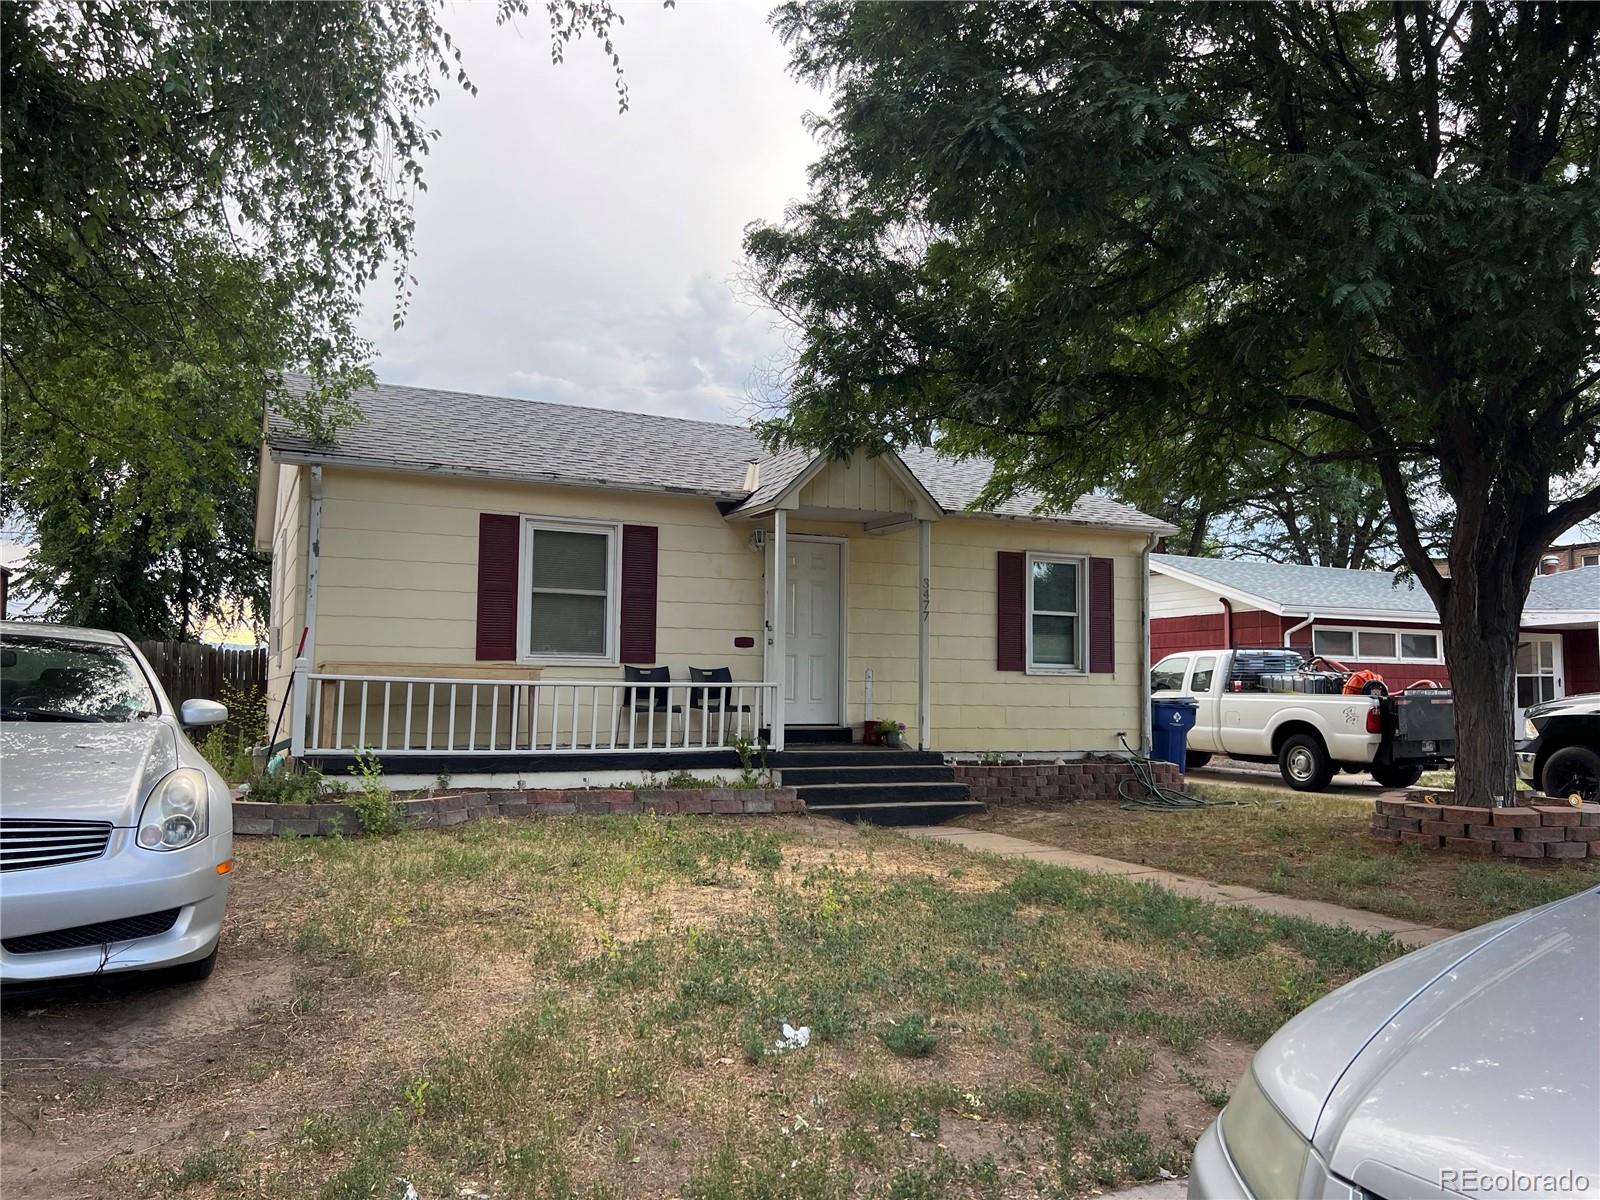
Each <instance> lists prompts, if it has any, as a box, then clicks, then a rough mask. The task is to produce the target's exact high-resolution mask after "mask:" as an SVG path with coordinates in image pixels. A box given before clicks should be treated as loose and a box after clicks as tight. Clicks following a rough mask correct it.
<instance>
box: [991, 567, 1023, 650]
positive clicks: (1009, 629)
mask: <svg viewBox="0 0 1600 1200" xmlns="http://www.w3.org/2000/svg"><path fill="white" fill-rule="evenodd" d="M1027 568H1028V562H1027V555H1025V554H1022V553H1020V552H1018V551H1015V550H1002V551H1000V554H999V561H998V563H997V564H996V567H995V578H996V583H995V598H994V599H995V605H994V637H995V654H994V665H995V670H997V671H1023V670H1026V669H1027V666H1028V664H1027V662H1026V661H1025V659H1026V657H1027V644H1028V643H1027V638H1026V637H1024V635H1023V630H1022V625H1023V622H1024V621H1026V620H1027V596H1026V594H1025V591H1024V589H1025V588H1026V586H1027Z"/></svg>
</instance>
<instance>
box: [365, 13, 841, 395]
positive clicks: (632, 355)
mask: <svg viewBox="0 0 1600 1200" xmlns="http://www.w3.org/2000/svg"><path fill="white" fill-rule="evenodd" d="M541 12H542V10H541ZM623 12H624V15H625V16H626V18H627V21H626V24H625V25H624V26H623V27H622V28H621V29H620V30H619V32H618V38H617V42H618V49H619V52H620V53H621V55H622V60H623V66H624V69H625V71H626V78H627V81H628V85H629V89H630V99H631V110H630V111H629V112H628V113H626V114H625V115H618V113H617V111H616V102H615V97H614V94H613V92H612V90H611V89H612V76H611V68H610V63H609V61H608V60H605V59H604V58H603V57H602V55H601V54H600V52H599V50H598V48H597V47H596V46H595V45H594V43H593V42H592V41H588V40H585V41H584V42H582V43H580V44H577V45H574V46H570V47H569V48H568V50H567V56H566V62H565V63H564V64H563V65H562V66H560V67H555V66H552V65H551V63H550V60H549V41H548V37H547V36H546V34H545V30H544V26H543V24H542V20H540V19H537V18H534V17H530V18H528V19H525V20H523V21H521V22H519V26H520V29H517V28H512V27H510V26H500V27H497V26H496V25H495V23H494V16H493V6H492V5H465V6H461V7H459V8H456V9H452V10H449V12H448V13H447V16H446V21H447V24H448V25H449V27H450V29H451V33H452V35H453V36H455V37H456V38H457V40H458V42H459V43H460V45H461V47H462V50H463V54H464V57H465V62H466V67H467V70H468V72H469V74H470V75H471V76H472V78H473V80H474V82H475V83H477V85H478V87H479V94H478V95H477V96H476V97H472V96H468V95H466V94H464V93H460V92H450V93H447V94H446V95H445V96H444V97H442V98H441V101H440V103H439V105H438V106H437V107H436V108H435V110H434V111H433V113H432V120H431V124H432V125H433V126H434V127H435V128H437V129H438V130H439V131H440V140H439V142H438V144H437V146H436V148H435V149H434V152H433V153H432V154H431V155H430V158H429V163H428V174H427V180H428V191H427V192H426V193H423V194H422V195H421V196H420V197H419V202H418V205H417V221H418V238H417V257H416V260H415V262H414V264H413V273H414V274H415V275H416V276H417V278H418V287H417V292H416V296H415V299H414V300H413V302H412V307H411V312H410V315H409V317H408V320H407V322H406V325H405V326H404V327H403V328H402V329H401V330H399V331H393V330H391V329H390V327H389V326H390V316H391V314H392V311H393V298H392V296H391V295H390V294H389V293H388V292H387V291H385V290H381V289H379V290H375V291H374V293H373V294H372V295H371V296H370V297H369V303H368V307H367V319H366V329H367V332H368V336H370V337H372V338H373V340H374V341H375V343H376V344H377V346H378V350H379V358H378V362H377V372H378V376H379V378H380V379H383V380H386V381H389V382H395V383H414V384H419V385H423V386H432V387H442V388H454V389H458V390H464V391H481V392H488V393H499V394H508V393H509V394H514V395H520V396H530V397H537V398H540V399H548V400H557V401H563V402H567V403H581V404H598V405H605V406H615V407H620V408H629V409H637V410H640V411H647V412H657V413H666V414H671V415H676V416H691V417H700V418H707V419H720V420H734V419H738V418H739V416H740V413H741V411H742V410H743V408H744V407H745V391H746V387H747V385H748V383H749V380H750V377H751V375H752V373H753V372H754V371H756V370H757V369H759V368H761V367H762V366H764V365H765V364H766V363H767V362H768V361H769V360H770V359H771V357H772V356H773V355H774V354H777V353H778V352H780V350H781V348H782V341H781V338H780V336H779V333H778V329H777V326H776V324H775V321H774V319H773V318H772V317H771V315H770V314H768V313H764V312H757V311H753V310H751V309H750V308H749V307H748V306H747V305H746V304H744V303H743V302H742V301H740V300H737V299H735V295H734V290H733V287H732V284H731V279H732V277H733V275H734V273H735V272H736V271H737V269H738V265H739V257H740V252H739V243H740V237H741V233H742V230H743V227H744V226H745V224H746V223H748V222H749V221H752V220H756V219H775V218H777V217H779V216H780V215H781V214H782V211H783V206H784V204H785V203H786V202H788V201H789V200H790V199H792V198H794V197H796V196H799V195H801V194H802V193H803V191H804V189H805V167H806V164H807V163H808V162H809V161H810V159H811V158H812V156H813V153H814V149H815V147H814V145H813V143H812V142H811V140H810V137H809V135H807V134H806V132H805V130H804V129H803V127H802V124H801V117H802V115H803V114H804V112H805V111H806V110H807V109H808V108H814V107H818V106H819V105H820V98H819V97H818V96H817V95H816V94H815V93H813V92H811V91H809V90H808V89H806V88H804V87H802V86H801V85H799V84H797V83H795V82H794V81H793V80H791V79H790V78H789V76H788V75H787V73H786V64H787V59H786V55H785V53H784V50H783V48H782V46H781V45H780V44H779V43H778V41H777V38H776V37H775V36H774V35H773V34H772V33H771V31H770V30H768V29H767V28H766V25H765V9H764V7H762V6H755V5H744V4H695V5H682V6H679V7H677V8H675V9H671V10H663V9H661V8H660V7H658V6H656V5H655V4H650V5H626V6H624V7H623Z"/></svg>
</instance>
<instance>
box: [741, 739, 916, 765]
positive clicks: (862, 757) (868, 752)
mask: <svg viewBox="0 0 1600 1200" xmlns="http://www.w3.org/2000/svg"><path fill="white" fill-rule="evenodd" d="M766 761H767V765H768V766H769V767H772V768H773V769H774V770H779V771H783V770H787V769H789V768H791V767H942V766H944V755H942V754H940V753H939V752H938V751H937V750H889V749H886V748H884V747H881V746H844V745H840V746H829V745H816V746H802V747H799V748H797V749H796V748H791V747H790V746H789V745H788V744H785V746H784V748H783V749H782V750H774V751H770V752H769V753H768V754H767V760H766Z"/></svg>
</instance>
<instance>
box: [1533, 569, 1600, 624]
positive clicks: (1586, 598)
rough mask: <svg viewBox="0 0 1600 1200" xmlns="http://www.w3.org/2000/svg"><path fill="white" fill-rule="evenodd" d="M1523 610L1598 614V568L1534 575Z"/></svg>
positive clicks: (1599, 604)
mask: <svg viewBox="0 0 1600 1200" xmlns="http://www.w3.org/2000/svg"><path fill="white" fill-rule="evenodd" d="M1524 611H1527V612H1594V613H1600V567H1579V568H1577V570H1574V571H1557V572H1556V573H1555V574H1554V575H1537V576H1535V577H1534V580H1533V586H1532V587H1530V588H1529V589H1528V603H1527V605H1526V606H1525V608H1524Z"/></svg>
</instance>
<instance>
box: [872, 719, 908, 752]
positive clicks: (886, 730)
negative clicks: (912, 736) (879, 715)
mask: <svg viewBox="0 0 1600 1200" xmlns="http://www.w3.org/2000/svg"><path fill="white" fill-rule="evenodd" d="M905 732H906V727H905V726H904V725H903V724H902V723H901V722H899V721H891V720H889V719H888V718H887V717H885V718H884V719H883V720H881V721H879V722H878V740H879V741H881V742H882V743H883V744H884V745H885V746H888V747H890V748H892V749H895V750H898V749H899V748H900V747H901V745H902V744H904V740H905Z"/></svg>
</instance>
